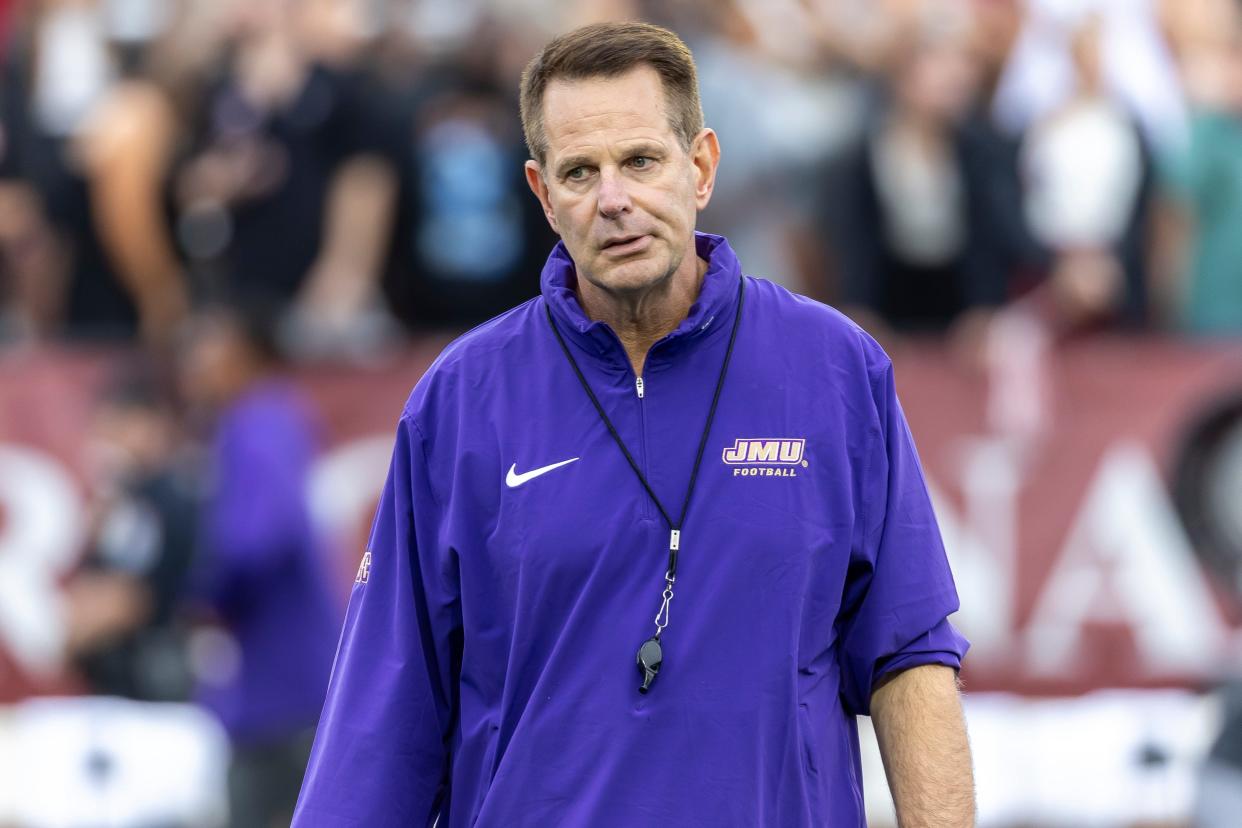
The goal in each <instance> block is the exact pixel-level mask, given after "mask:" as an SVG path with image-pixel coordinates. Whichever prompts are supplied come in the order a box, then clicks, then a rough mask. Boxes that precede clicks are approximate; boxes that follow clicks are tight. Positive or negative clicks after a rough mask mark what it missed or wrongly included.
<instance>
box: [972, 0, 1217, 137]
mask: <svg viewBox="0 0 1242 828" xmlns="http://www.w3.org/2000/svg"><path fill="white" fill-rule="evenodd" d="M1007 1H1008V0H1006V2H1007ZM1022 1H1023V4H1024V5H1025V7H1026V14H1025V21H1024V23H1023V25H1022V29H1021V32H1020V33H1019V34H1018V39H1017V42H1016V43H1015V44H1014V47H1013V54H1012V56H1011V57H1010V60H1009V62H1008V65H1007V66H1006V67H1005V72H1004V75H1003V76H1002V77H1001V79H1000V83H999V87H998V89H997V94H996V99H995V104H994V108H995V113H996V117H997V119H998V121H999V123H1000V124H1001V125H1002V126H1003V128H1004V129H1006V130H1007V131H1009V132H1011V133H1012V134H1015V135H1016V134H1020V133H1023V132H1026V131H1027V130H1028V129H1030V128H1031V127H1032V126H1033V125H1034V124H1036V123H1037V122H1039V121H1041V120H1044V119H1045V118H1047V117H1048V116H1049V115H1050V114H1051V113H1052V112H1053V111H1055V110H1057V109H1059V108H1061V107H1062V106H1063V105H1064V104H1065V102H1066V100H1067V99H1069V98H1071V97H1074V96H1075V95H1076V94H1079V92H1078V90H1079V89H1080V84H1079V80H1078V77H1077V75H1078V69H1077V68H1076V66H1075V58H1074V54H1073V52H1074V46H1073V41H1074V39H1075V33H1076V32H1078V31H1079V30H1080V28H1081V26H1082V24H1083V22H1084V21H1086V20H1088V19H1094V20H1095V21H1096V28H1097V34H1096V37H1097V39H1098V45H1097V47H1096V48H1097V50H1098V56H1097V60H1098V64H1099V65H1098V69H1097V71H1098V75H1099V78H1098V81H1097V83H1098V85H1099V88H1100V89H1101V90H1102V91H1103V92H1104V93H1105V94H1107V96H1108V97H1110V98H1112V99H1113V100H1116V101H1118V102H1119V103H1120V105H1121V106H1123V107H1124V109H1125V111H1126V112H1128V113H1130V114H1131V115H1132V116H1133V117H1134V119H1135V120H1136V122H1137V123H1138V124H1139V125H1140V127H1141V128H1142V130H1143V135H1144V138H1145V139H1146V140H1147V142H1148V143H1149V144H1151V145H1153V146H1158V147H1167V146H1172V145H1175V144H1176V143H1177V141H1179V140H1180V138H1181V136H1182V133H1183V130H1184V127H1185V117H1186V113H1185V99H1184V95H1183V92H1182V89H1181V86H1180V84H1179V82H1178V76H1177V67H1176V64H1175V63H1174V61H1173V56H1172V54H1171V52H1170V50H1169V48H1168V44H1167V42H1166V41H1165V39H1164V38H1163V37H1162V36H1161V31H1160V9H1159V4H1160V2H1161V0H1022ZM981 2H984V3H992V2H997V0H981ZM1164 2H1168V0H1164ZM1175 2H1176V3H1178V4H1179V5H1192V4H1194V3H1196V2H1198V0H1175Z"/></svg>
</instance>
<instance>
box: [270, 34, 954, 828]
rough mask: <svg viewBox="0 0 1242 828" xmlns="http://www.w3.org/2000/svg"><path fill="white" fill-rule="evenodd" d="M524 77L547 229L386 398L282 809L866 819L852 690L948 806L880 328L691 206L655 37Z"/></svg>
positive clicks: (665, 55) (667, 45) (574, 46)
mask: <svg viewBox="0 0 1242 828" xmlns="http://www.w3.org/2000/svg"><path fill="white" fill-rule="evenodd" d="M522 102H523V106H522V109H523V121H524V126H525V129H526V136H527V142H528V145H529V148H530V150H531V155H532V156H533V160H531V161H529V162H528V163H527V167H526V169H527V180H528V182H529V183H530V186H531V189H532V190H533V191H534V193H535V195H536V196H537V197H538V199H539V201H540V203H541V205H542V206H543V210H544V213H545V214H546V216H547V218H548V221H549V222H550V223H551V225H552V228H553V229H554V230H555V231H556V232H557V233H558V234H559V235H560V237H561V244H559V245H558V246H557V247H556V249H555V250H554V251H553V253H552V255H551V257H550V258H549V260H548V263H547V265H546V267H545V268H544V271H543V283H542V285H543V287H542V296H540V297H539V298H537V299H534V300H532V301H530V302H528V303H526V304H524V305H521V306H520V307H518V308H516V309H514V310H513V311H510V312H509V313H507V314H505V315H503V316H501V317H499V318H497V319H495V320H493V321H492V322H489V323H487V324H485V325H483V326H482V327H480V328H477V329H476V330H474V331H472V332H471V333H469V334H467V335H466V336H464V337H462V338H461V339H459V340H458V341H457V342H456V343H454V344H453V345H451V346H450V347H449V348H448V349H447V350H446V351H445V352H444V354H442V355H441V357H440V358H439V360H438V361H437V362H436V363H435V364H434V365H433V366H432V368H431V369H430V370H429V371H428V373H427V375H426V376H425V377H424V378H423V380H422V381H421V382H420V383H419V384H418V386H417V387H416V388H415V390H414V392H413V394H412V395H411V397H410V400H409V402H408V403H407V405H406V408H405V410H404V412H403V414H402V416H401V419H400V422H399V426H398V430H397V445H396V449H395V452H394V459H393V464H392V469H391V472H390V475H389V478H388V483H387V486H386V488H385V491H384V494H383V496H382V498H381V502H380V506H379V512H378V515H377V517H376V520H375V524H374V528H373V532H372V536H371V541H370V545H369V548H368V551H367V552H366V553H365V555H364V557H363V562H362V566H361V568H360V569H359V572H358V584H357V585H356V586H355V588H354V589H355V591H354V594H353V598H352V601H351V604H350V608H349V613H348V617H347V621H346V625H345V631H344V635H343V638H342V640H341V644H340V649H339V652H338V654H337V661H336V666H335V670H334V674H333V678H332V681H331V684H330V687H329V692H328V701H327V705H326V707H325V709H324V713H323V716H322V718H321V720H320V727H319V733H318V735H317V737H316V744H315V748H314V751H313V753H312V757H311V762H310V766H309V768H308V771H307V775H306V779H305V781H304V783H303V789H302V795H301V800H300V802H299V806H298V811H297V813H296V815H295V818H294V823H295V825H299V826H309V825H367V826H381V825H394V826H395V825H413V824H417V825H427V824H431V822H432V821H433V820H434V819H435V818H436V817H438V819H439V822H438V824H439V825H440V826H449V827H450V828H451V827H452V826H459V825H462V826H464V825H478V826H527V825H529V826H552V825H558V826H559V825H564V826H608V825H625V826H632V825H660V826H664V825H668V826H712V827H713V828H717V827H718V826H804V825H825V824H826V825H832V826H842V825H862V824H864V822H865V818H864V815H863V811H862V802H861V799H862V797H861V791H860V787H859V781H858V780H859V772H860V769H859V759H858V743H857V732H856V729H855V724H854V717H855V715H856V714H866V713H868V712H870V713H872V715H873V716H874V718H875V720H876V725H877V731H878V733H879V737H880V743H881V745H882V748H883V753H884V757H885V761H886V763H887V767H888V771H889V776H890V779H891V786H892V788H893V791H894V794H895V797H896V801H897V808H898V813H899V816H900V819H901V821H902V824H903V825H906V826H914V825H935V826H964V825H969V824H970V823H971V822H972V818H973V816H972V814H973V804H972V800H973V796H972V783H971V771H970V760H969V750H968V747H967V744H966V738H965V730H964V726H963V723H962V716H961V709H960V705H959V701H958V696H957V688H956V683H955V673H954V670H955V668H956V667H957V666H958V665H959V663H960V659H961V656H962V654H963V653H964V651H965V648H966V642H965V641H964V640H963V639H962V638H961V637H960V636H958V635H957V634H956V632H954V630H953V629H952V627H950V626H949V624H948V622H947V621H946V620H945V616H946V615H948V614H949V613H951V612H953V611H954V610H955V609H956V608H957V597H956V593H955V591H954V587H953V582H952V577H951V575H950V573H949V570H948V566H947V565H946V563H945V557H944V552H943V549H942V547H941V543H940V539H939V535H938V532H937V530H936V525H935V521H934V518H933V516H932V512H931V507H930V505H929V503H928V498H927V494H926V491H925V487H924V483H923V480H922V476H921V473H920V470H919V465H918V460H917V457H916V455H915V453H914V449H913V445H912V443H911V439H910V435H909V432H908V430H907V428H906V425H905V421H904V419H903V417H902V414H901V411H900V409H899V408H898V406H897V402H896V398H895V396H894V392H893V379H892V369H891V366H890V364H889V362H888V360H887V358H886V357H885V356H884V355H883V353H882V352H881V351H880V349H879V347H878V346H876V345H875V343H874V342H873V341H872V340H871V339H870V338H868V337H867V336H866V335H865V334H864V333H862V332H861V331H860V330H859V329H858V328H857V327H855V326H853V325H851V324H850V323H849V322H848V321H846V320H845V319H844V318H843V317H842V316H840V315H839V314H837V313H836V312H834V311H832V310H830V309H828V308H826V307H824V306H822V305H819V304H816V303H814V302H811V301H809V300H806V299H802V298H800V297H796V296H793V295H791V294H789V293H788V292H786V291H784V290H783V289H781V288H779V287H777V286H775V285H773V284H771V283H769V282H765V281H762V280H758V279H753V278H749V277H743V276H742V275H741V269H740V265H739V263H738V261H737V259H736V257H735V256H734V255H733V253H732V251H731V250H730V249H729V246H728V244H727V243H726V242H725V240H724V239H722V238H720V237H717V236H709V235H702V234H696V233H695V231H694V225H695V218H696V215H697V213H698V211H699V210H701V209H702V208H703V207H705V206H706V204H707V202H708V200H709V199H710V197H711V193H712V185H713V181H714V177H715V172H716V166H717V162H718V160H719V155H720V149H719V144H718V141H717V138H716V135H715V134H714V133H713V132H712V131H711V130H709V129H705V128H703V126H702V113H701V111H700V108H699V103H698V95H697V81H696V78H695V73H694V64H693V62H692V60H691V58H690V54H689V52H688V51H687V50H686V48H685V46H684V44H682V43H681V41H680V40H678V39H677V38H676V37H675V36H674V35H672V34H671V33H669V32H667V31H665V30H663V29H659V28H656V27H653V26H648V25H642V24H611V25H601V26H593V27H588V28H584V29H579V30H577V31H575V32H572V33H570V34H568V35H565V36H564V37H562V38H559V39H557V40H555V41H553V42H552V43H551V44H549V45H548V46H547V47H546V48H545V49H544V51H543V52H542V53H541V54H540V55H539V56H538V57H537V58H536V59H535V60H534V61H533V62H532V63H531V65H530V66H529V67H528V69H527V71H526V73H525V75H524V77H523V81H522ZM636 663H637V666H638V669H637V670H636ZM644 691H646V692H644Z"/></svg>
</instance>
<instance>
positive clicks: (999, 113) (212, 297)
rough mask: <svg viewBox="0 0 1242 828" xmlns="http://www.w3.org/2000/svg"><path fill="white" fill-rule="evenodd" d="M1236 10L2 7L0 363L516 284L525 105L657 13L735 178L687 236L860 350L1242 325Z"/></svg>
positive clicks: (636, 3)
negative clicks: (913, 334) (66, 344)
mask: <svg viewBox="0 0 1242 828" xmlns="http://www.w3.org/2000/svg"><path fill="white" fill-rule="evenodd" d="M1240 8H1242V4H1239V3H1238V2H1237V0H1026V2H1022V0H883V1H882V2H879V1H875V2H873V1H872V0H776V1H775V2H772V1H768V2H759V0H674V1H672V2H659V3H656V2H650V0H504V2H500V0H468V1H467V0H462V2H451V3H450V2H446V1H445V0H299V1H298V2H294V1H293V0H213V2H205V0H200V1H199V2H196V1H195V0H0V60H2V61H3V64H2V65H3V67H4V71H3V75H2V81H0V342H3V343H15V342H30V341H32V340H33V341H39V340H42V339H45V338H62V337H64V338H70V339H74V340H83V339H87V340H101V339H102V340H111V341H118V340H119V341H143V342H146V343H149V344H152V345H154V346H156V347H159V346H162V345H164V344H166V343H168V342H169V341H170V339H171V338H172V337H173V336H174V335H175V332H176V331H177V329H178V326H179V325H180V324H181V323H182V322H183V321H184V320H185V319H186V318H187V316H188V315H189V314H191V313H192V312H193V311H194V310H195V309H197V308H200V307H203V306H207V305H211V304H213V303H219V302H227V303H231V304H240V305H242V306H245V307H247V308H262V309H264V311H265V312H266V313H267V314H268V316H269V317H270V319H271V323H272V325H273V327H274V329H275V330H276V332H277V336H278V339H279V341H280V342H281V343H282V345H284V346H287V347H288V348H290V349H291V351H292V352H293V353H296V354H299V355H302V356H310V357H314V356H317V355H325V354H327V355H332V356H341V355H349V354H356V353H367V352H370V351H373V350H375V349H382V348H384V347H386V346H388V345H391V344H393V343H395V342H399V341H400V340H401V339H402V337H404V336H406V335H408V334H410V333H411V332H414V333H417V332H418V331H420V330H423V329H427V328H448V329H453V328H461V327H463V326H469V325H470V324H473V323H475V322H478V321H481V320H483V319H485V318H487V317H489V316H490V315H493V314H495V313H497V312H499V311H500V310H503V309H505V308H506V307H508V306H510V305H512V304H515V303H517V302H518V301H521V300H523V299H524V298H527V297H529V296H531V295H533V294H534V293H535V291H536V290H537V284H538V271H539V267H540V264H541V262H542V260H543V259H544V257H545V255H546V253H547V251H548V249H549V247H550V246H551V244H552V243H553V242H554V241H555V239H554V238H553V237H552V235H551V233H550V231H549V230H548V228H547V227H546V225H545V222H544V220H543V218H542V216H541V214H540V212H539V210H538V209H537V205H536V203H535V201H534V199H533V198H532V197H530V195H529V194H528V193H527V192H525V185H524V182H523V178H522V175H521V162H522V161H523V159H524V158H525V157H526V155H525V149H524V147H523V145H522V139H521V131H520V128H519V124H518V118H517V104H516V89H517V82H518V77H519V74H520V71H521V69H522V67H523V65H524V63H525V61H526V60H528V59H529V57H530V56H531V55H532V54H533V53H534V52H535V51H536V50H537V48H538V47H539V46H540V45H541V44H542V43H543V42H546V40H547V39H548V38H549V37H550V36H551V35H553V34H555V33H557V32H559V31H563V30H565V29H567V28H569V27H572V26H574V25H577V24H579V23H583V22H589V21H591V20H596V19H602V18H619V17H641V18H645V19H649V20H653V21H655V22H660V23H664V24H666V25H669V26H671V27H672V28H674V29H675V30H676V31H678V32H679V33H681V34H682V35H683V37H685V39H686V40H687V41H688V42H689V43H690V44H691V46H692V48H693V50H694V52H695V54H696V57H697V60H698V62H699V67H700V74H701V84H702V88H703V95H704V108H705V110H706V112H707V115H708V123H709V124H711V125H713V126H714V127H715V128H716V129H717V131H718V132H719V133H720V135H721V140H722V143H723V146H724V150H725V160H724V164H723V167H722V169H721V173H720V183H719V187H718V190H717V193H716V195H715V198H714V202H713V204H712V205H711V207H710V209H709V210H708V212H707V214H706V215H705V216H703V218H702V221H701V225H700V226H701V228H702V229H705V230H708V231H712V232H720V233H723V234H725V235H727V236H729V238H730V239H731V240H732V241H733V243H734V246H735V248H737V249H738V250H739V253H740V254H741V256H742V260H743V261H744V262H746V263H747V266H748V268H749V269H750V271H751V272H754V273H756V274H759V275H764V276H767V277H769V278H773V279H776V280H778V281H781V282H784V283H787V284H789V285H790V286H791V287H794V288H795V289H797V290H800V291H801V292H804V293H807V294H809V295H811V296H814V297H816V298H819V299H822V300H825V301H828V302H831V303H833V304H836V305H838V306H840V307H842V308H843V309H845V310H846V311H847V312H848V313H850V314H851V315H853V316H854V317H855V318H856V319H858V320H859V321H860V322H862V323H863V324H864V325H865V326H867V327H868V328H870V329H871V330H872V331H873V332H874V333H876V334H878V335H880V336H881V337H883V336H885V335H897V334H899V333H900V332H903V331H908V330H919V331H935V332H952V333H956V334H966V335H969V334H970V333H971V332H978V331H979V330H980V329H981V323H983V322H985V321H986V320H987V319H988V318H989V317H990V314H991V313H992V312H993V311H995V310H996V309H998V308H1001V307H1004V306H1006V305H1012V304H1013V303H1020V304H1021V305H1022V306H1023V307H1026V308H1028V309H1030V310H1031V311H1033V312H1034V313H1035V315H1036V316H1038V318H1040V319H1041V320H1043V321H1044V322H1045V323H1046V325H1047V327H1048V328H1049V329H1050V330H1052V331H1053V332H1054V333H1056V334H1060V333H1065V332H1080V331H1084V330H1095V329H1098V328H1101V327H1114V326H1121V327H1125V328H1128V329H1157V330H1161V329H1172V330H1178V331H1186V332H1191V333H1196V334H1236V333H1239V332H1242V273H1240V272H1239V270H1240V269H1242V265H1239V264H1238V262H1239V261H1242V255H1239V254H1242V248H1240V246H1242V236H1240V235H1239V234H1237V233H1234V232H1232V227H1233V226H1234V224H1235V222H1236V221H1237V220H1239V219H1242V91H1240V90H1242V22H1240V19H1242V15H1240V13H1239V12H1240Z"/></svg>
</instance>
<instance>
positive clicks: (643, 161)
mask: <svg viewBox="0 0 1242 828" xmlns="http://www.w3.org/2000/svg"><path fill="white" fill-rule="evenodd" d="M650 165H651V159H650V158H648V157H647V156H645V155H637V156H635V157H634V158H631V159H630V166H631V167H634V168H635V169H638V170H641V169H643V168H644V167H648V166H650Z"/></svg>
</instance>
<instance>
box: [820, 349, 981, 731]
mask: <svg viewBox="0 0 1242 828" xmlns="http://www.w3.org/2000/svg"><path fill="white" fill-rule="evenodd" d="M868 344H869V345H870V347H871V348H872V349H874V350H875V352H876V354H875V361H874V365H873V367H872V368H871V370H870V371H869V379H870V387H871V393H872V398H873V400H874V402H875V409H874V413H875V417H876V421H875V423H874V427H873V428H872V429H871V430H870V432H871V438H870V447H869V450H868V452H867V455H866V456H867V458H868V459H867V461H866V467H865V469H864V470H863V471H862V475H863V477H862V479H861V481H860V482H859V483H858V484H857V485H856V487H855V491H856V492H857V493H858V495H857V496H858V497H859V499H860V502H859V504H858V508H857V509H856V511H855V513H856V515H857V516H858V518H857V523H856V526H855V531H854V537H853V543H852V546H851V551H850V562H849V567H848V570H847V574H846V584H845V590H844V595H843V600H842V605H841V613H840V615H839V617H838V621H837V628H838V635H839V639H838V651H837V652H838V659H839V663H840V667H841V694H842V698H843V700H844V703H845V707H846V709H847V710H849V711H850V712H851V713H855V714H859V715H866V714H868V713H869V711H870V707H871V692H872V689H873V688H874V687H875V684H876V682H877V681H878V680H879V679H880V678H881V677H883V676H884V675H885V674H886V673H889V672H893V671H896V670H904V669H906V668H909V667H915V666H918V665H920V664H944V665H948V666H950V667H953V668H955V669H956V668H958V667H960V666H961V660H962V657H963V656H964V655H965V654H966V650H967V648H968V647H969V643H968V642H967V641H966V639H965V638H963V637H962V636H961V635H960V634H959V633H958V632H957V630H955V629H954V628H953V626H952V624H950V623H949V621H948V620H947V618H948V616H949V615H950V614H951V613H953V612H955V611H956V610H957V609H958V598H957V589H956V588H955V586H954V583H953V574H952V572H951V571H950V569H949V563H948V559H947V558H946V556H945V551H944V544H943V541H942V540H941V538H940V529H939V527H938V525H937V523H936V517H935V514H934V513H933V511H932V506H931V498H930V497H929V496H928V493H927V484H926V482H925V481H924V478H923V471H922V467H921V466H920V464H919V458H918V454H917V452H916V451H915V447H914V439H913V437H912V436H911V434H910V429H909V426H908V425H907V424H906V419H905V416H904V415H903V414H902V411H901V406H900V405H899V403H898V402H897V394H896V390H895V387H894V382H893V369H892V364H891V363H890V362H889V361H888V358H887V357H886V356H883V354H882V353H880V352H879V347H878V346H876V345H875V344H874V343H871V342H868Z"/></svg>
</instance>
